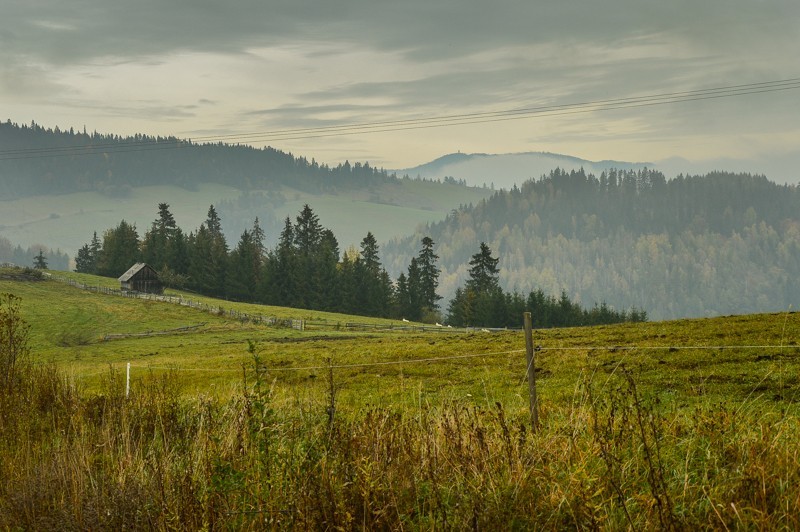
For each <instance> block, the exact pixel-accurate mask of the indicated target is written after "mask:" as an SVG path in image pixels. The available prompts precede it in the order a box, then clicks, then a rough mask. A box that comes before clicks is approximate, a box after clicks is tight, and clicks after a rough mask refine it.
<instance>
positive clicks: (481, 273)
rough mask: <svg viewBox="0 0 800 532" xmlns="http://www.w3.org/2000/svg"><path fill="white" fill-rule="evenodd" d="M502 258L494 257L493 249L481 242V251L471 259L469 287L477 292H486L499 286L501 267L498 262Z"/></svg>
mask: <svg viewBox="0 0 800 532" xmlns="http://www.w3.org/2000/svg"><path fill="white" fill-rule="evenodd" d="M499 260H500V259H496V258H494V257H492V250H491V249H489V246H487V245H486V242H481V245H480V251H479V252H478V253H476V254H475V255H473V256H472V259H471V260H470V261H469V265H470V269H469V279H468V280H467V288H468V289H470V290H472V291H474V292H475V293H476V294H484V293H488V292H491V291H493V290H496V289H497V288H499V286H500V285H499V269H498V268H497V263H498V262H499Z"/></svg>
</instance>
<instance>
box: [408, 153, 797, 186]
mask: <svg viewBox="0 0 800 532" xmlns="http://www.w3.org/2000/svg"><path fill="white" fill-rule="evenodd" d="M799 164H800V152H798V154H796V155H794V156H787V157H784V158H779V159H769V160H763V161H752V160H733V159H713V160H707V161H699V162H698V161H689V160H687V159H683V158H680V157H672V158H669V159H664V160H660V161H655V162H627V161H615V160H602V161H590V160H587V159H582V158H580V157H573V156H570V155H562V154H558V153H548V152H523V153H505V154H489V153H469V154H468V153H460V152H458V153H451V154H448V155H444V156H442V157H439V158H437V159H435V160H433V161H430V162H428V163H425V164H421V165H419V166H414V167H412V168H405V169H401V170H395V173H397V174H398V175H409V176H412V177H416V176H419V177H421V178H425V179H445V178H453V179H455V180H457V181H463V182H465V183H466V184H467V185H470V186H477V187H482V186H484V185H486V186H489V187H490V188H495V189H501V188H504V189H510V188H512V187H513V186H514V185H517V186H520V185H521V184H522V183H524V182H525V181H527V180H528V179H538V178H540V177H542V176H544V175H547V174H549V173H550V171H551V170H554V169H556V168H560V169H561V170H566V171H571V170H580V169H581V168H583V169H584V170H585V171H586V172H587V173H592V174H595V175H600V174H601V173H603V172H607V171H608V170H610V169H612V168H614V169H617V170H642V169H644V168H649V169H651V170H658V171H660V172H661V173H663V174H664V175H665V176H667V177H668V178H673V177H677V176H679V175H698V174H707V173H711V172H715V171H727V172H732V173H740V172H747V173H751V174H761V175H766V176H767V177H769V178H770V179H771V180H772V181H775V182H777V183H797V182H798V181H800V172H798V171H797V168H798V165H799Z"/></svg>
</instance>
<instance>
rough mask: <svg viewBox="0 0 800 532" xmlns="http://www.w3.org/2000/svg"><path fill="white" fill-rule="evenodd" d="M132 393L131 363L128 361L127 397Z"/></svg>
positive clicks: (126, 374)
mask: <svg viewBox="0 0 800 532" xmlns="http://www.w3.org/2000/svg"><path fill="white" fill-rule="evenodd" d="M130 394H131V363H130V362H128V367H127V369H126V371H125V399H127V398H128V396H129V395H130Z"/></svg>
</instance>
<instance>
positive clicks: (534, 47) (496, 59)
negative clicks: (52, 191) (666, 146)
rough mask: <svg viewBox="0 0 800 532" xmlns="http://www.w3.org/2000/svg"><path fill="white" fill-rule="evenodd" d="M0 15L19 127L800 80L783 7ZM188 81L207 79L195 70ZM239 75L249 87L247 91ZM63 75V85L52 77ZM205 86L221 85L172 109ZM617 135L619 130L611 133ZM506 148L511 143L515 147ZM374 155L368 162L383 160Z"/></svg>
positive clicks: (0, 7)
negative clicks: (60, 111) (123, 89)
mask: <svg viewBox="0 0 800 532" xmlns="http://www.w3.org/2000/svg"><path fill="white" fill-rule="evenodd" d="M0 13H2V17H0V94H3V95H4V99H5V100H6V101H7V102H10V104H11V105H10V106H12V107H13V105H18V106H19V107H20V108H23V107H24V106H23V104H24V105H25V106H28V107H24V108H25V110H26V111H27V110H28V109H30V108H31V106H32V105H34V104H35V103H36V102H38V101H48V100H49V101H50V102H51V103H52V102H56V103H57V104H58V105H63V106H64V107H76V108H77V111H76V113H85V114H86V115H89V113H90V110H92V109H93V110H94V111H95V112H96V113H100V114H102V116H103V117H104V118H106V117H111V118H113V117H120V118H128V117H130V118H132V119H133V118H136V119H138V122H135V123H136V124H137V125H136V126H131V127H140V125H141V124H147V125H149V123H150V122H143V121H142V120H148V121H151V120H152V123H153V124H157V123H158V122H161V121H168V122H169V123H170V124H176V123H180V125H179V127H178V129H179V130H183V131H208V132H213V131H231V132H237V131H242V128H247V129H249V130H265V129H266V130H274V129H278V128H300V127H319V126H327V125H341V124H352V123H359V122H372V121H381V120H397V119H407V118H416V117H422V116H436V115H448V114H457V113H470V112H481V111H486V110H496V109H511V108H519V107H535V106H539V105H552V104H565V103H576V102H585V101H596V100H602V99H608V98H617V97H625V96H634V95H642V94H655V93H661V92H671V91H675V90H692V89H698V88H708V87H714V86H720V85H725V84H736V83H750V82H758V81H765V80H771V79H779V78H788V77H798V76H799V75H800V74H798V73H797V72H796V69H797V59H796V58H797V57H800V24H798V20H800V3H798V2H797V1H796V0H774V1H773V0H764V1H753V0H707V1H704V2H697V1H696V0H694V1H689V0H677V1H673V2H663V1H654V0H609V1H607V2H602V3H597V2H585V1H584V2H578V1H576V0H565V1H563V2H544V1H538V2H537V1H531V0H519V1H500V2H485V0H481V1H478V0H436V1H431V0H424V1H423V0H407V1H405V2H392V3H388V2H376V1H374V0H342V1H337V2H319V1H317V2H307V1H302V0H295V1H292V0H271V1H270V2H263V0H244V1H234V2H228V3H224V2H218V1H214V2H212V1H210V0H172V1H169V2H163V1H156V0H140V1H138V2H122V1H121V0H106V1H100V0H74V1H70V2H63V1H61V2H59V1H56V0H37V1H36V2H18V1H16V0H0ZM272 47H275V48H279V49H281V50H286V49H291V53H290V54H288V56H289V57H290V59H288V60H287V59H284V58H283V56H280V57H278V58H277V59H276V57H274V56H272V55H269V54H267V56H262V55H259V53H260V52H261V51H262V50H264V49H271V48H272ZM352 51H359V52H369V54H368V56H365V57H367V58H366V59H363V64H359V65H358V66H359V67H360V68H361V70H360V71H359V69H357V68H352V62H353V61H359V60H362V59H361V57H362V56H358V58H356V59H354V58H353V57H355V56H352V57H351V56H349V55H348V53H351V52H352ZM204 53H210V54H214V55H215V56H217V57H219V56H223V57H225V59H231V64H234V63H235V66H231V67H230V68H231V70H230V71H226V72H225V73H218V71H217V70H215V69H214V67H220V65H223V63H224V61H221V60H219V59H217V60H216V62H214V63H213V65H214V67H210V66H209V67H208V70H203V72H199V73H191V72H188V73H187V71H188V69H189V68H190V67H184V68H183V69H181V70H180V75H183V76H187V75H194V76H195V77H194V78H193V79H194V80H195V82H194V83H187V84H186V86H181V87H178V88H175V89H174V90H173V91H172V93H171V94H168V93H167V92H166V91H165V92H164V93H159V92H157V91H154V90H149V91H146V92H147V96H143V97H141V98H143V99H144V98H147V100H146V101H143V100H142V99H136V98H138V97H139V96H138V95H137V94H136V93H135V92H134V93H133V96H131V95H130V94H127V95H125V94H123V95H118V94H116V93H115V92H114V91H115V89H117V88H118V87H119V85H118V84H117V85H115V83H114V82H113V79H112V81H108V79H109V78H113V76H115V75H118V73H117V70H115V69H116V68H117V67H120V68H119V69H118V70H124V69H123V68H121V67H123V66H127V65H133V66H135V67H137V68H136V69H134V68H130V69H128V70H127V72H128V75H129V78H126V79H125V81H124V82H123V85H124V83H127V84H128V85H125V86H129V85H130V84H132V83H136V81H137V79H138V78H136V77H135V76H134V74H130V72H133V71H135V72H136V75H139V74H140V73H142V72H144V71H148V72H153V71H159V72H160V71H161V70H163V71H164V72H165V74H164V75H169V74H170V73H172V72H173V71H172V70H170V68H164V67H163V66H160V65H164V64H166V65H170V66H171V65H172V64H173V63H172V62H173V61H175V62H177V61H180V59H176V56H177V55H178V54H185V55H191V54H204ZM384 59H385V61H386V62H388V65H389V66H388V67H387V63H382V61H383V60H384ZM294 60H296V63H293V62H292V61H294ZM237 61H240V63H237ZM247 61H250V62H249V63H248V62H247ZM259 61H261V62H260V63H259ZM348 62H349V63H348ZM395 62H396V63H397V71H394V70H393V68H394V67H395V65H394V63H395ZM340 63H341V64H349V65H350V66H351V68H349V69H347V74H346V75H344V74H343V75H341V76H336V75H335V74H336V72H335V71H333V72H332V71H331V68H330V67H328V68H318V69H317V68H316V67H317V66H318V65H331V64H335V65H338V64H340ZM196 64H203V65H204V63H202V62H201V61H200V60H197V62H196V63H191V65H196ZM240 64H244V65H247V66H245V67H241V66H240ZM150 67H152V68H150ZM223 67H228V65H227V64H224V65H223ZM250 67H251V68H250ZM199 68H200V69H201V70H202V69H204V67H202V66H201V67H199ZM235 68H240V69H242V70H245V69H248V68H249V70H248V72H247V75H246V76H242V73H241V72H240V71H236V70H235ZM69 69H71V71H70V72H69V76H70V77H69V80H70V82H67V81H66V80H65V79H64V78H63V77H60V73H61V72H62V71H65V70H69ZM148 69H149V70H148ZM159 69H160V70H159ZM303 69H307V70H308V72H305V71H303ZM289 71H292V72H289ZM301 71H302V72H301ZM76 72H79V74H76ZM360 72H362V73H363V75H361V74H360ZM287 73H289V74H291V75H288V76H287V75H286V74H287ZM301 74H302V75H301ZM178 75H179V74H175V76H176V77H177V76H178ZM201 75H205V76H207V77H205V78H203V77H202V76H201ZM237 75H238V76H242V77H240V78H237V77H235V76H237ZM225 76H231V82H230V84H227V85H226V84H225V83H219V79H220V78H224V77H225ZM214 77H216V79H215V80H214V81H216V82H217V83H216V84H210V85H209V86H208V88H206V87H205V86H203V88H202V89H197V91H196V92H192V93H191V94H186V95H185V99H181V98H183V96H184V94H185V93H186V92H187V91H191V90H192V89H195V88H197V86H198V85H201V84H203V83H204V81H203V80H205V79H211V78H214ZM284 77H285V78H286V81H285V82H283V83H282V82H281V80H283V79H284ZM275 80H278V81H275ZM82 81H92V82H93V84H92V85H91V87H89V86H88V84H82ZM264 81H272V82H273V83H272V84H271V85H268V87H267V88H265V90H264V92H263V97H262V96H261V95H258V96H254V93H255V91H253V90H252V88H251V87H252V86H253V85H258V84H259V83H261V82H264ZM142 83H143V87H142V88H144V89H151V88H152V87H153V80H152V79H148V80H146V81H143V82H142ZM104 91H108V92H109V94H110V95H109V97H108V99H107V101H94V100H92V98H101V97H102V95H103V94H104ZM788 101H790V97H783V96H782V95H778V94H776V95H775V96H774V98H769V97H766V98H761V99H759V98H757V97H753V98H750V99H748V100H743V99H740V98H737V99H735V100H728V101H717V102H713V103H712V102H706V103H705V104H703V105H701V104H690V103H687V104H680V105H676V106H664V107H660V108H659V107H652V108H647V109H646V111H645V110H621V111H613V112H608V113H601V114H598V115H596V116H589V115H586V116H584V115H582V116H580V117H579V118H576V119H575V120H572V119H564V120H563V121H562V123H561V124H560V125H559V126H558V127H556V128H551V129H549V130H548V131H547V132H546V136H547V138H549V139H550V140H551V142H556V141H561V142H564V143H568V142H571V141H574V142H589V141H590V140H591V139H592V138H595V139H597V138H598V137H599V136H612V135H617V136H616V138H617V139H619V140H620V141H623V142H626V141H630V140H634V139H638V140H639V141H640V142H646V141H648V140H650V141H652V142H657V141H658V140H661V139H672V138H675V137H677V136H679V135H680V134H681V132H685V131H691V132H692V133H693V134H700V133H706V132H707V133H708V134H710V135H712V134H717V135H729V134H731V132H732V131H736V129H737V128H744V127H749V128H750V129H751V131H752V132H768V133H771V134H772V133H775V132H780V131H790V132H791V131H793V128H794V126H793V122H796V118H797V117H796V114H792V113H791V112H786V111H785V110H784V111H783V112H781V106H784V107H785V106H786V105H787V102H788ZM52 108H53V107H51V108H50V109H52ZM31 118H35V119H37V121H41V120H42V119H43V117H40V116H37V117H27V119H28V120H29V119H31ZM579 121H584V122H585V124H584V125H583V127H581V124H580V123H579ZM612 122H619V123H623V122H624V124H622V125H621V126H620V127H619V128H616V129H615V128H614V127H613V124H612ZM106 123H110V122H106ZM113 124H114V125H113V126H112V127H116V123H113ZM623 126H624V127H623ZM169 127H171V126H169ZM529 129H536V128H535V124H533V125H532V126H531V127H530V128H529ZM167 130H169V129H168V128H167ZM451 131H452V130H451ZM787 134H791V133H787ZM795 134H796V133H795ZM517 135H519V133H518V132H517ZM543 135H544V133H542V134H537V135H532V136H530V137H529V138H530V139H531V140H532V141H536V140H537V139H541V138H542V137H543ZM637 136H638V137H637ZM360 138H361V139H365V137H360ZM365 140H366V139H365ZM481 140H483V138H482V137H481ZM497 140H498V142H499V139H497ZM512 140H514V141H518V142H520V143H521V142H524V140H525V137H524V136H523V137H521V138H516V139H512ZM337 143H338V144H337ZM336 145H338V146H341V149H342V150H354V149H357V150H362V152H363V153H369V150H370V149H373V148H369V147H367V146H366V145H365V143H364V142H350V141H349V140H347V139H336V140H333V139H326V140H324V141H320V143H319V144H316V145H315V146H319V149H320V150H325V151H326V152H327V150H331V151H330V153H333V152H334V151H335V146H336ZM517 146H519V144H517ZM314 149H316V148H314ZM381 149H383V148H381ZM406 149H407V150H413V149H415V148H414V146H411V145H409V146H407V147H406ZM443 149H444V148H443ZM475 149H476V150H477V151H483V150H489V149H491V148H490V147H480V146H476V147H475ZM514 149H519V148H514ZM374 150H375V149H373V151H372V153H373V154H376V153H377V154H378V157H375V156H373V157H372V158H373V159H378V158H385V157H387V154H386V153H385V152H382V151H374ZM501 150H502V149H501ZM349 153H350V152H349ZM676 155H680V154H679V153H676ZM339 158H340V159H344V158H345V157H344V156H342V157H339ZM351 158H352V156H351ZM410 162H411V161H407V163H410ZM392 164H398V162H397V161H395V162H394V163H392Z"/></svg>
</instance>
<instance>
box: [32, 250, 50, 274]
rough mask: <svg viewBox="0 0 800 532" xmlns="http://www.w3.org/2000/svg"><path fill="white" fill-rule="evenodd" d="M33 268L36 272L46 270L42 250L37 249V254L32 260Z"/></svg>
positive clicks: (45, 260) (45, 258)
mask: <svg viewBox="0 0 800 532" xmlns="http://www.w3.org/2000/svg"><path fill="white" fill-rule="evenodd" d="M33 267H34V268H36V269H37V270H46V269H47V257H45V256H44V250H43V249H42V248H39V253H38V254H37V255H36V256H35V257H34V258H33Z"/></svg>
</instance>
